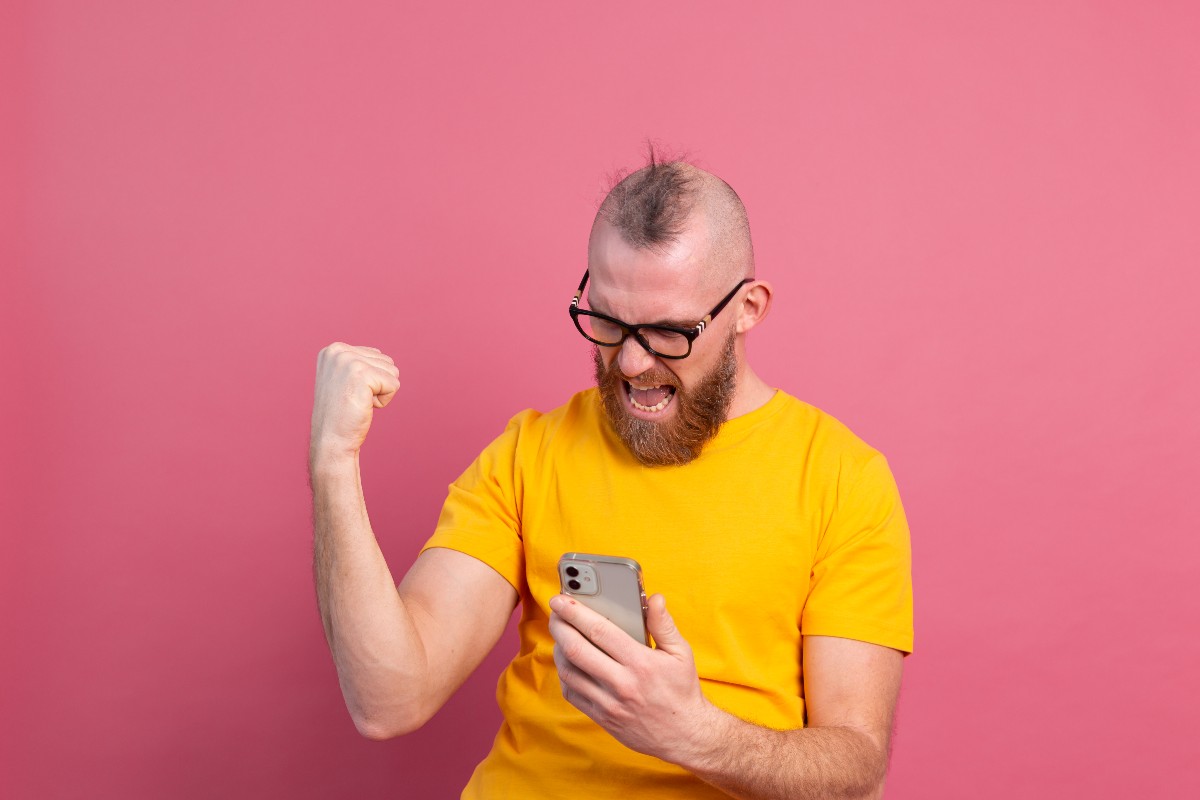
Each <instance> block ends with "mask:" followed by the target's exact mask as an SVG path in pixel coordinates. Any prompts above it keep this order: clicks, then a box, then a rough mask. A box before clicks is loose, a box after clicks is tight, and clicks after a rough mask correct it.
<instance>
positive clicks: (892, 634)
mask: <svg viewBox="0 0 1200 800" xmlns="http://www.w3.org/2000/svg"><path fill="white" fill-rule="evenodd" d="M771 291H772V290H771V287H770V285H769V284H768V283H766V282H765V281H761V280H757V279H756V278H755V275H754V256H753V249H752V246H751V241H750V233H749V226H748V224H747V221H746V214H745V210H744V208H743V206H742V203H741V201H740V200H739V199H738V197H737V195H736V194H735V193H734V192H733V190H732V189H731V188H730V187H729V186H728V185H727V184H725V183H724V182H723V181H721V180H720V179H719V178H717V177H715V176H713V175H711V174H709V173H707V172H704V171H702V170H699V169H697V168H695V167H693V166H690V165H688V164H685V163H681V162H669V163H656V162H655V161H654V158H653V155H652V156H651V163H650V165H649V166H648V167H645V168H643V169H641V170H639V171H637V172H635V173H633V174H632V175H630V176H628V177H627V178H625V179H624V180H623V181H621V182H620V183H619V184H618V185H617V186H616V187H615V188H614V189H613V190H612V192H610V194H609V195H608V197H607V198H606V199H605V201H604V203H603V204H602V206H601V208H600V211H599V212H598V214H597V216H596V220H595V223H594V225H593V228H592V233H591V238H590V241H589V246H588V270H587V272H586V273H585V275H584V277H583V282H582V283H581V284H580V288H579V292H578V293H577V294H576V296H575V298H574V300H573V301H572V304H571V316H572V318H573V319H574V321H575V324H576V327H577V328H578V330H579V332H580V333H582V334H583V335H584V336H585V337H587V338H588V339H589V340H590V341H592V342H593V343H594V344H595V345H596V348H595V349H596V352H595V362H596V364H595V366H596V380H597V388H595V389H591V390H588V391H584V392H580V393H579V394H577V395H575V396H574V397H573V398H571V400H570V401H569V402H568V403H567V404H566V405H565V406H562V407H561V408H559V409H556V410H554V411H552V412H549V413H547V414H538V413H536V412H533V411H527V412H524V413H523V414H520V415H518V416H517V417H515V418H514V419H513V420H512V421H511V422H510V424H509V426H508V428H507V429H506V430H505V432H504V433H503V434H501V436H500V437H499V438H498V439H496V440H495V441H494V442H493V443H492V444H491V445H489V446H488V448H487V449H486V450H484V451H483V453H482V454H481V455H480V456H479V458H478V459H477V460H476V461H475V463H474V464H472V466H471V467H470V468H469V469H468V470H467V471H466V472H465V473H464V474H463V475H462V476H461V477H460V478H459V479H458V480H457V481H455V483H454V484H453V485H452V486H451V487H450V494H449V497H448V498H447V500H446V504H445V507H444V508H443V511H442V515H441V518H440V519H439V522H438V526H437V530H436V531H435V533H434V535H433V537H432V538H431V539H430V540H429V542H428V543H427V544H426V547H425V549H424V550H423V551H422V552H421V554H420V556H418V558H417V559H416V561H415V563H414V564H413V566H412V568H411V569H410V570H409V572H408V574H407V575H406V576H405V577H404V580H403V581H402V582H401V583H400V585H399V587H395V586H393V580H392V576H391V573H390V571H389V569H388V567H387V564H386V563H385V562H384V559H383V557H382V555H381V553H380V551H379V547H378V545H377V543H376V541H375V538H374V535H373V533H372V531H371V527H370V523H369V521H368V519H367V512H366V506H365V503H364V501H363V495H362V487H361V483H360V480H359V475H358V458H357V456H358V451H359V448H360V447H361V445H362V443H363V441H364V439H365V437H366V434H367V430H368V428H369V426H370V423H371V415H372V409H373V408H382V407H384V406H385V405H387V403H388V402H389V401H390V400H391V398H392V397H393V396H394V395H395V393H396V391H397V390H398V389H399V386H400V383H399V380H398V376H399V371H398V370H397V369H396V367H395V365H394V364H393V363H392V360H391V359H390V358H389V357H387V356H386V355H384V354H382V353H380V352H379V351H378V350H376V349H374V348H369V347H350V346H348V345H342V344H335V345H331V346H330V347H328V348H326V349H325V350H324V351H322V353H321V356H320V358H319V360H318V370H317V388H316V399H315V403H314V411H313V429H312V450H311V472H312V483H313V495H314V508H315V567H314V568H315V574H316V582H317V591H318V597H319V602H320V607H321V613H322V618H323V620H324V623H325V632H326V636H327V638H328V640H329V644H330V648H331V650H332V653H333V656H334V661H335V663H336V665H337V669H338V675H339V680H340V683H341V686H342V691H343V694H344V695H345V698H346V702H347V706H348V708H349V710H350V713H351V715H352V717H353V718H354V721H355V724H356V725H357V727H358V729H359V730H360V731H361V732H362V733H363V735H365V736H367V737H369V738H372V739H383V738H388V737H391V736H395V735H399V734H403V733H406V732H409V731H412V730H414V729H416V728H418V727H420V726H421V725H422V724H423V723H424V722H425V721H426V720H427V719H429V718H430V717H431V716H432V715H433V714H434V713H435V712H436V711H437V709H438V708H440V707H441V705H442V704H443V703H444V702H445V701H446V699H447V698H448V697H449V696H450V695H451V694H452V693H453V692H454V691H455V690H456V689H457V688H458V687H459V686H460V685H461V684H462V682H463V681H464V680H465V679H466V677H467V676H468V675H469V674H470V672H471V671H472V670H473V669H474V668H475V667H476V666H477V665H478V664H479V662H480V661H481V660H482V659H483V658H484V656H485V655H486V654H487V653H488V651H489V650H491V648H492V646H493V645H494V644H495V643H496V641H497V639H498V638H499V636H500V634H501V633H502V632H503V630H504V628H505V625H506V623H507V620H508V618H509V615H510V613H511V612H512V610H513V608H514V607H515V605H516V604H517V603H518V602H520V603H521V605H522V615H521V624H520V635H521V645H520V651H519V653H518V655H517V656H516V658H514V659H513V661H512V663H511V664H510V665H509V666H508V668H507V669H506V670H505V672H504V674H503V675H502V677H501V679H500V683H499V689H498V698H499V701H500V704H501V708H502V710H503V712H504V716H505V721H504V724H503V726H502V728H501V730H500V733H499V734H498V735H497V737H496V741H495V744H494V745H493V748H492V751H491V752H490V753H489V755H488V756H487V758H486V759H485V760H484V761H483V763H481V764H480V765H479V767H478V768H477V769H476V770H475V773H474V775H473V776H472V778H471V782H470V783H469V785H468V786H467V788H466V789H465V791H464V793H463V797H465V798H507V797H513V798H539V797H546V798H557V797H569V796H576V795H579V796H586V797H589V798H598V797H630V796H636V797H655V798H673V797H680V798H682V797H687V798H700V797H726V796H734V797H740V798H783V797H788V798H794V797H813V798H816V797H863V798H867V797H879V796H881V795H882V791H883V782H884V777H885V773H886V769H887V761H888V753H889V742H890V735H891V729H892V718H893V711H894V708H895V703H896V700H897V696H898V694H899V687H900V676H901V665H902V660H903V655H904V654H905V653H907V652H911V649H912V599H911V583H910V577H909V540H908V528H907V524H906V522H905V519H904V513H903V510H902V509H901V506H900V502H899V497H898V495H897V492H896V488H895V483H894V481H893V480H892V477H891V474H890V472H889V470H888V467H887V464H886V462H885V461H884V459H883V457H882V456H881V455H880V454H879V453H877V452H876V451H874V450H872V449H871V448H870V447H868V446H867V445H865V444H864V443H863V442H861V441H860V440H859V439H857V438H856V437H854V435H853V434H851V433H850V432H849V431H848V430H847V429H846V428H845V427H844V426H842V425H841V424H840V423H838V422H837V421H836V420H834V419H833V418H831V417H829V416H828V415H826V414H824V413H822V412H820V411H819V410H817V409H815V408H813V407H811V406H808V405H806V404H804V403H802V402H800V401H799V400H796V399H794V398H791V397H789V396H788V395H787V394H785V393H784V392H782V391H776V390H774V389H772V388H771V387H770V386H768V384H766V383H765V382H764V381H763V380H762V379H761V378H759V377H758V375H756V374H755V372H754V371H753V369H751V367H750V365H749V363H748V361H747V356H746V347H745V338H746V335H747V333H748V332H749V331H750V330H752V329H753V328H754V327H755V326H756V325H758V324H759V323H760V322H762V321H763V319H765V318H766V316H767V313H768V311H769V310H770V306H771ZM568 551H578V552H587V553H599V554H604V555H610V556H620V557H628V558H633V559H635V560H637V561H638V562H640V564H641V565H642V567H643V568H644V569H645V576H646V583H647V588H648V590H650V591H654V592H656V594H654V595H653V596H652V597H651V598H650V602H649V610H648V613H647V627H648V629H649V631H650V633H651V635H652V637H653V639H654V645H655V646H654V647H653V648H650V647H646V646H645V645H644V644H642V643H640V642H637V641H635V640H634V639H632V638H630V637H629V636H628V635H627V634H625V633H624V632H623V631H621V630H619V629H618V628H617V627H616V626H615V625H613V624H612V623H610V622H608V621H607V620H605V619H604V618H603V617H601V616H600V615H598V614H596V613H595V612H593V611H591V610H590V609H588V608H586V607H584V606H583V605H581V604H579V603H577V602H575V601H573V600H572V599H571V598H570V597H567V596H564V595H559V594H558V589H559V583H558V580H559V578H558V572H557V569H556V564H557V560H558V558H559V556H561V555H562V554H563V553H565V552H568ZM668 600H669V601H670V611H668V610H667V601H668Z"/></svg>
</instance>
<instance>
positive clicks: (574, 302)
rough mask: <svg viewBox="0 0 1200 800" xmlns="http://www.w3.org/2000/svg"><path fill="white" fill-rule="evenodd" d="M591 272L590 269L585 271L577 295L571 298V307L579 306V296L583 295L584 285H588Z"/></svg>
mask: <svg viewBox="0 0 1200 800" xmlns="http://www.w3.org/2000/svg"><path fill="white" fill-rule="evenodd" d="M590 272H591V270H590V269H585V270H584V271H583V280H581V281H580V282H579V288H578V289H577V290H576V291H575V297H573V298H572V299H571V308H579V298H581V297H583V287H585V286H587V281H588V273H590Z"/></svg>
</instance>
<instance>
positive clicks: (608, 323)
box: [568, 272, 754, 358]
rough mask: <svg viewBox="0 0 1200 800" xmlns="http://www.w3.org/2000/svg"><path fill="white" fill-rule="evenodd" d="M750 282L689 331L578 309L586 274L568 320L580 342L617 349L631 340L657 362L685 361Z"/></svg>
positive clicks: (724, 299) (744, 283)
mask: <svg viewBox="0 0 1200 800" xmlns="http://www.w3.org/2000/svg"><path fill="white" fill-rule="evenodd" d="M753 281H754V279H753V278H746V279H744V280H743V281H742V282H741V283H739V284H738V285H737V286H735V287H733V291H732V292H730V293H729V294H727V295H725V297H724V298H722V300H721V302H719V303H717V305H716V307H715V308H713V310H712V311H710V312H708V313H707V314H706V315H705V316H704V319H702V320H700V321H699V322H697V323H696V325H695V326H694V327H691V328H679V327H676V326H674V325H630V324H628V323H626V322H622V321H621V320H619V319H617V318H616V317H610V316H608V315H607V314H599V313H597V312H595V311H586V310H584V309H582V308H580V307H579V298H581V297H583V287H584V286H587V282H588V272H584V273H583V280H582V281H580V282H579V290H578V291H577V292H575V297H574V298H572V300H571V307H570V309H568V310H569V311H570V313H571V319H572V320H574V321H575V327H576V328H578V329H579V332H580V333H582V334H583V338H585V339H587V340H588V341H589V342H592V343H593V344H598V345H600V346H601V347H618V346H619V345H620V344H621V343H622V342H624V341H625V340H626V339H627V338H629V337H630V336H632V337H633V338H634V341H636V342H637V343H638V344H640V345H641V346H642V347H644V348H646V350H647V351H649V352H650V353H653V354H654V355H656V356H658V357H660V358H687V357H688V356H689V355H690V354H691V352H692V342H693V341H695V339H696V337H697V336H699V335H700V334H702V333H704V329H705V328H706V327H707V326H708V324H709V323H710V322H712V321H713V317H715V316H716V315H717V314H720V313H721V309H723V308H724V307H725V306H727V305H728V304H729V301H730V300H732V299H733V296H734V295H735V294H737V293H738V290H739V289H741V288H742V287H743V286H745V285H746V284H747V283H751V282H753Z"/></svg>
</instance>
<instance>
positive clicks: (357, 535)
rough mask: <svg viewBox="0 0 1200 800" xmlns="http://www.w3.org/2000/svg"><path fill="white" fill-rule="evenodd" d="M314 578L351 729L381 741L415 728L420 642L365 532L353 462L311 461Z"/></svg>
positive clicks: (372, 538)
mask: <svg viewBox="0 0 1200 800" xmlns="http://www.w3.org/2000/svg"><path fill="white" fill-rule="evenodd" d="M310 477H311V481H312V492H313V578H314V581H315V583H316V590H317V603H318V606H319V607H320V611H321V621H322V623H323V624H324V626H325V637H326V640H327V641H328V642H329V649H330V651H331V652H332V654H333V660H334V664H335V665H336V667H337V672H338V681H339V683H340V684H341V687H342V694H343V695H344V696H345V699H346V706H347V708H348V709H349V711H350V714H351V716H352V717H353V718H354V722H355V725H356V726H357V727H358V729H359V730H360V731H361V732H362V733H363V735H365V736H368V737H370V738H386V737H387V736H389V735H394V734H395V733H397V732H403V731H405V730H407V729H410V728H411V727H415V726H416V725H419V724H420V721H421V720H422V718H423V713H424V712H423V709H422V708H421V707H420V704H421V698H422V696H423V692H422V691H421V690H420V686H421V682H422V680H423V679H424V676H425V673H426V671H427V670H426V659H425V653H424V650H423V648H422V646H421V639H420V636H419V635H418V632H417V629H416V628H415V627H414V624H413V620H412V617H411V615H410V614H409V612H408V610H407V609H406V608H405V606H404V603H403V601H402V600H401V597H400V595H399V593H398V592H397V590H396V585H395V581H394V580H393V578H392V573H391V571H390V570H389V569H388V565H387V562H386V561H385V560H384V557H383V553H382V551H380V549H379V543H378V542H377V541H376V539H375V534H374V532H373V531H372V530H371V522H370V519H369V518H368V516H367V507H366V502H365V500H364V498H363V491H362V482H361V478H360V474H359V466H358V458H357V457H341V458H319V457H314V458H313V459H312V461H311V462H310Z"/></svg>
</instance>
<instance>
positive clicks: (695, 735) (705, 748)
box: [675, 699, 736, 775]
mask: <svg viewBox="0 0 1200 800" xmlns="http://www.w3.org/2000/svg"><path fill="white" fill-rule="evenodd" d="M735 722H736V718H735V717H734V716H733V715H732V714H730V713H729V712H727V711H723V710H721V709H720V708H717V707H716V706H715V705H713V704H712V703H711V702H709V701H708V700H707V699H706V700H705V701H704V706H703V710H702V711H701V713H700V715H699V716H698V718H697V719H696V722H695V724H694V725H693V726H692V728H691V731H692V735H691V736H690V737H689V740H688V743H687V747H686V749H685V751H684V752H683V753H681V754H680V755H681V758H680V759H679V760H678V761H676V762H675V763H677V764H678V765H679V766H681V767H683V768H684V769H686V770H687V771H688V772H691V773H693V774H696V775H701V774H704V773H709V772H713V771H715V770H716V769H717V764H719V763H720V762H721V760H722V758H723V756H724V755H725V754H727V753H728V751H729V746H730V742H731V740H732V739H733V737H734V734H735V732H734V730H733V726H734V724H735Z"/></svg>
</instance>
